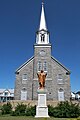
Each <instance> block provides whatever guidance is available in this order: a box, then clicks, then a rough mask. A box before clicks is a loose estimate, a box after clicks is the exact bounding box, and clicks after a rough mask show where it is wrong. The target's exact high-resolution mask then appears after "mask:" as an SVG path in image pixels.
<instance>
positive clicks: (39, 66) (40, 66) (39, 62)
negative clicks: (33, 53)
mask: <svg viewBox="0 0 80 120" xmlns="http://www.w3.org/2000/svg"><path fill="white" fill-rule="evenodd" d="M41 70H42V63H41V61H38V71H41Z"/></svg>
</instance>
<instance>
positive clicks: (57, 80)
mask: <svg viewBox="0 0 80 120" xmlns="http://www.w3.org/2000/svg"><path fill="white" fill-rule="evenodd" d="M41 70H43V71H44V72H45V73H47V77H46V83H45V87H46V89H47V100H53V101H65V100H70V93H71V90H70V71H69V70H68V69H67V68H66V67H64V66H63V65H62V64H61V63H60V62H59V61H58V60H56V59H55V58H54V57H53V56H51V44H50V42H49V32H48V29H47V26H46V19H45V12H44V5H43V4H42V10H41V18H40V26H39V30H38V31H37V32H36V43H35V44H34V56H33V57H31V58H30V59H29V60H28V61H26V62H25V63H24V64H23V65H21V66H20V67H19V68H18V69H17V70H16V72H15V73H16V81H15V91H14V98H15V100H37V89H38V87H39V83H38V77H37V73H38V72H40V71H41Z"/></svg>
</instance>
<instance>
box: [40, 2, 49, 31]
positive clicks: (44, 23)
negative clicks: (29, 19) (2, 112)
mask: <svg viewBox="0 0 80 120" xmlns="http://www.w3.org/2000/svg"><path fill="white" fill-rule="evenodd" d="M42 29H44V30H47V27H46V20H45V13H44V3H43V2H42V10H41V18H40V26H39V30H42Z"/></svg>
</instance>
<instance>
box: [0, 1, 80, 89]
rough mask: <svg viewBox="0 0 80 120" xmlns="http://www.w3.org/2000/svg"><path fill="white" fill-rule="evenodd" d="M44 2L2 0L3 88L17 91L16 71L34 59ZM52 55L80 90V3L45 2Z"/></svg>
mask: <svg viewBox="0 0 80 120" xmlns="http://www.w3.org/2000/svg"><path fill="white" fill-rule="evenodd" d="M41 2H42V1H41V0H0V88H14V85H15V70H16V69H17V68H18V67H19V66H20V65H22V64H23V63H24V62H25V61H27V60H28V59H29V58H30V57H31V56H33V54H34V51H33V44H34V43H35V33H36V31H37V30H38V27H39V19H40V10H41ZM45 12H46V21H47V26H48V30H49V32H50V43H51V44H52V56H54V57H55V58H56V59H57V60H58V61H59V62H61V63H62V64H63V65H64V66H66V67H67V68H68V69H69V70H70V71H71V76H70V79H71V80H70V83H71V90H72V91H78V90H80V53H79V52H80V0H45Z"/></svg>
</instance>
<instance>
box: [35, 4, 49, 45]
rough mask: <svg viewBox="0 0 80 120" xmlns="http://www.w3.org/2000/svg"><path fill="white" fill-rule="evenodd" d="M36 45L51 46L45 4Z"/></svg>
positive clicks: (42, 9)
mask: <svg viewBox="0 0 80 120" xmlns="http://www.w3.org/2000/svg"><path fill="white" fill-rule="evenodd" d="M36 44H43V45H44V44H49V32H48V30H47V26H46V19H45V12H44V3H43V2H42V8H41V17H40V25H39V29H38V31H37V33H36Z"/></svg>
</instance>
